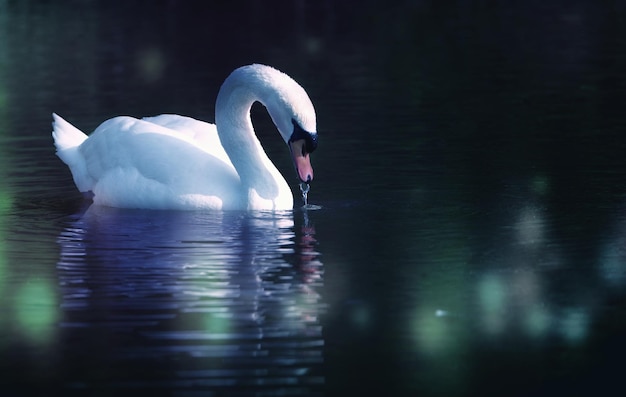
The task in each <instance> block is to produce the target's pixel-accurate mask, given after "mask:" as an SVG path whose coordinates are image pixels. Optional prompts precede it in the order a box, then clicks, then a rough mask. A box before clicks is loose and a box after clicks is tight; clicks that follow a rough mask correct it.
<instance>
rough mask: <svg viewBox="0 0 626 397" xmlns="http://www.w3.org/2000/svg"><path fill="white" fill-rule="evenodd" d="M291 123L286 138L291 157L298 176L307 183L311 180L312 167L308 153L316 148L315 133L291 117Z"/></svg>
mask: <svg viewBox="0 0 626 397" xmlns="http://www.w3.org/2000/svg"><path fill="white" fill-rule="evenodd" d="M292 124H293V131H292V133H291V136H290V137H289V139H287V144H288V145H289V151H290V152H291V158H292V159H293V164H294V166H295V167H296V173H297V174H298V178H300V180H301V181H302V182H306V183H309V182H311V181H312V180H313V167H312V166H311V157H310V156H309V155H310V154H311V153H313V151H314V150H315V149H316V148H317V133H316V132H310V131H306V130H305V129H303V128H302V127H301V126H300V125H299V124H298V122H297V121H295V120H293V119H292Z"/></svg>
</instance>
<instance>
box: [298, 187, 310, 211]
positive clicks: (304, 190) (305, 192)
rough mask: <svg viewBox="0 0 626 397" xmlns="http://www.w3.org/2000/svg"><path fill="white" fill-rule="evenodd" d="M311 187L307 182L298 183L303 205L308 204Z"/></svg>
mask: <svg viewBox="0 0 626 397" xmlns="http://www.w3.org/2000/svg"><path fill="white" fill-rule="evenodd" d="M310 188H311V186H309V184H308V183H306V182H302V183H300V191H301V192H302V201H304V206H305V207H306V206H308V204H309V203H308V195H309V189H310Z"/></svg>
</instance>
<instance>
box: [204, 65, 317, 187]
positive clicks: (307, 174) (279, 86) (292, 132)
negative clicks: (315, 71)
mask: <svg viewBox="0 0 626 397" xmlns="http://www.w3.org/2000/svg"><path fill="white" fill-rule="evenodd" d="M255 101H259V102H261V103H262V104H263V105H264V106H265V108H266V109H267V111H268V112H269V114H270V116H271V117H272V121H274V124H275V125H276V128H277V129H278V131H279V132H280V134H281V136H282V137H283V140H284V141H285V143H287V145H288V146H289V151H290V152H291V157H292V159H293V163H294V165H295V167H296V173H297V174H298V178H299V179H300V180H301V181H302V182H311V181H312V180H313V168H312V167H311V159H310V154H311V153H312V152H313V151H314V150H315V148H316V147H317V127H316V121H315V120H316V119H315V109H314V108H313V104H312V103H311V99H310V98H309V96H308V94H307V93H306V91H305V90H304V88H302V87H301V86H300V84H298V83H297V82H296V81H295V80H293V79H292V78H291V77H289V76H287V75H286V74H284V73H283V72H280V71H278V70H276V69H274V68H273V67H271V66H265V65H259V64H253V65H247V66H242V67H240V68H238V69H236V70H235V71H234V72H232V73H231V74H230V76H228V78H227V79H226V81H224V84H222V88H221V89H220V92H219V94H218V96H217V103H216V113H215V120H216V124H217V125H218V132H219V131H220V130H224V126H225V125H227V124H228V123H229V122H231V123H232V120H237V116H238V115H237V110H240V111H243V112H246V113H247V114H248V116H249V113H250V107H251V106H252V103H254V102H255ZM247 121H248V122H250V119H249V117H248V118H247ZM235 124H236V125H234V126H233V129H234V130H236V129H238V128H239V127H240V126H239V125H237V123H235ZM244 129H245V128H244ZM249 130H251V131H253V130H252V124H251V122H250V126H249ZM230 138H231V136H228V135H226V136H224V137H220V139H222V144H224V145H228V143H227V142H228V140H229V139H230ZM232 142H233V145H236V144H238V143H236V142H237V141H235V140H233V141H232Z"/></svg>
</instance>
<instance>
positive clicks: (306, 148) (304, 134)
mask: <svg viewBox="0 0 626 397" xmlns="http://www.w3.org/2000/svg"><path fill="white" fill-rule="evenodd" d="M291 123H292V124H293V133H292V134H291V137H290V138H289V142H293V141H297V140H299V139H304V145H303V146H302V155H303V156H304V155H305V154H307V153H313V151H314V150H315V149H316V148H317V134H316V133H314V132H308V131H305V130H304V129H303V128H302V127H300V124H298V123H297V122H296V121H295V120H294V119H291Z"/></svg>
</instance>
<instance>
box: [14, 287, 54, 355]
mask: <svg viewBox="0 0 626 397" xmlns="http://www.w3.org/2000/svg"><path fill="white" fill-rule="evenodd" d="M14 302H15V307H14V310H15V321H16V324H17V326H18V327H19V330H20V333H21V334H23V335H24V336H26V337H28V339H30V340H31V341H32V342H35V343H42V342H47V341H49V340H50V338H51V337H52V336H53V334H54V332H55V329H56V322H57V319H58V315H59V313H58V307H57V305H56V304H55V302H56V299H55V294H54V290H53V289H52V288H51V286H50V283H49V282H47V281H45V280H43V279H31V280H29V281H27V282H25V283H24V284H23V285H21V286H20V287H19V288H18V290H17V292H16V294H15V300H14Z"/></svg>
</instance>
